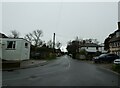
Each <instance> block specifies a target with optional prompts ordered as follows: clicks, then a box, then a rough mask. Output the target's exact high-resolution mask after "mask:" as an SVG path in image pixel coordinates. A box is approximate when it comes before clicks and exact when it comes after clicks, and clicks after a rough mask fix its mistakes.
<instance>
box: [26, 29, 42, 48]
mask: <svg viewBox="0 0 120 88" xmlns="http://www.w3.org/2000/svg"><path fill="white" fill-rule="evenodd" d="M42 36H43V32H42V30H39V29H37V30H34V31H33V32H32V33H28V34H26V35H25V39H27V40H28V41H30V42H31V43H32V44H34V45H35V46H36V47H37V46H40V45H42V40H41V39H40V37H42Z"/></svg>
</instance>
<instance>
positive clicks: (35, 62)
mask: <svg viewBox="0 0 120 88" xmlns="http://www.w3.org/2000/svg"><path fill="white" fill-rule="evenodd" d="M47 63H48V61H47V60H26V61H22V62H21V64H20V67H15V68H5V69H2V71H12V70H18V69H27V68H33V67H37V66H43V65H45V64H47Z"/></svg>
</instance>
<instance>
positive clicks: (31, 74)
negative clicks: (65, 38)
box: [2, 55, 120, 86]
mask: <svg viewBox="0 0 120 88" xmlns="http://www.w3.org/2000/svg"><path fill="white" fill-rule="evenodd" d="M2 75H3V85H4V86H118V82H120V80H119V78H120V77H119V75H117V74H115V73H113V72H111V71H108V70H106V69H103V68H100V67H98V66H96V65H94V64H89V63H86V62H83V61H78V60H74V59H72V58H70V57H69V56H67V55H65V56H62V57H59V58H57V59H56V60H53V61H50V62H49V63H48V64H47V65H44V66H39V67H34V68H28V69H20V70H15V71H11V72H7V71H3V74H2Z"/></svg>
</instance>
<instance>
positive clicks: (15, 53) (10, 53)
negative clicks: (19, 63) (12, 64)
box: [2, 38, 29, 60]
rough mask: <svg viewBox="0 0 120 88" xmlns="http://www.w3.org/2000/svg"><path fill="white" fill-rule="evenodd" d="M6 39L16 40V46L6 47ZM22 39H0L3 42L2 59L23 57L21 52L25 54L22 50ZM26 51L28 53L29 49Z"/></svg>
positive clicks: (19, 58)
mask: <svg viewBox="0 0 120 88" xmlns="http://www.w3.org/2000/svg"><path fill="white" fill-rule="evenodd" d="M7 41H16V47H15V49H14V50H11V49H7ZM23 41H24V40H23V39H8V38H4V39H2V42H3V44H4V45H3V46H2V59H5V60H23V59H25V58H24V55H23V54H25V53H26V51H25V50H23V49H24V48H23V47H24V45H23V44H24V43H23ZM27 53H29V51H28V52H27ZM27 55H28V54H27ZM27 59H29V57H27Z"/></svg>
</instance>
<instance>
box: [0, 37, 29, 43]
mask: <svg viewBox="0 0 120 88" xmlns="http://www.w3.org/2000/svg"><path fill="white" fill-rule="evenodd" d="M2 39H11V40H12V39H13V40H14V39H18V40H25V41H27V42H29V41H28V40H26V39H24V38H10V37H7V38H2ZM29 43H30V42H29Z"/></svg>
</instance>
